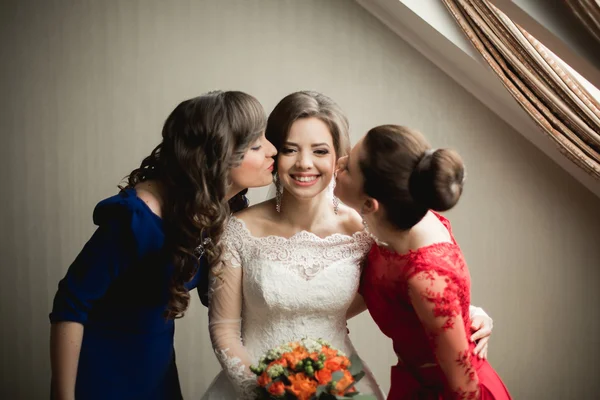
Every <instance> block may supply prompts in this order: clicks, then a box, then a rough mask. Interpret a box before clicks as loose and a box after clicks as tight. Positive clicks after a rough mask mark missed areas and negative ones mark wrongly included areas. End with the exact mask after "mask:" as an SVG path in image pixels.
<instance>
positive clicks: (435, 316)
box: [408, 271, 479, 399]
mask: <svg viewBox="0 0 600 400" xmlns="http://www.w3.org/2000/svg"><path fill="white" fill-rule="evenodd" d="M408 289H409V291H408V293H409V296H410V299H411V302H412V305H413V307H414V309H415V312H416V313H417V315H418V317H419V319H420V320H421V323H422V325H423V327H424V328H425V330H426V331H427V333H428V335H429V338H430V343H431V346H432V348H433V350H434V352H435V355H436V358H437V361H438V363H439V365H440V367H441V369H442V371H443V372H444V374H445V376H446V381H447V384H448V386H449V387H448V388H447V390H448V392H449V393H452V397H449V398H452V399H479V381H478V378H477V373H476V371H475V369H474V368H473V366H472V365H471V353H470V350H469V342H468V340H467V334H466V332H465V325H464V321H463V317H462V314H461V305H460V298H459V287H458V285H457V284H456V283H454V282H453V281H452V280H451V279H450V278H449V277H447V276H443V275H440V274H438V273H437V272H434V271H422V272H419V273H417V274H415V275H413V276H412V277H410V279H409V280H408Z"/></svg>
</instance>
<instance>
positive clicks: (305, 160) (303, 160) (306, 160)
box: [296, 151, 313, 169]
mask: <svg viewBox="0 0 600 400" xmlns="http://www.w3.org/2000/svg"><path fill="white" fill-rule="evenodd" d="M312 165H313V163H312V158H311V156H310V154H307V153H306V152H303V151H299V152H298V158H297V159H296V168H298V169H310V168H311V167H312Z"/></svg>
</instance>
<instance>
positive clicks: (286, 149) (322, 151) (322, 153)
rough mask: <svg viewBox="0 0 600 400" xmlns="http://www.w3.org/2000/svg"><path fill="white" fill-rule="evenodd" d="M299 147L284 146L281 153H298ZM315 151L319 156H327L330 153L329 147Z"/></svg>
mask: <svg viewBox="0 0 600 400" xmlns="http://www.w3.org/2000/svg"><path fill="white" fill-rule="evenodd" d="M297 152H298V149H294V148H291V147H284V148H283V149H281V154H292V153H297ZM313 153H314V154H316V155H318V156H326V155H327V154H329V153H330V151H329V150H328V149H315V150H313Z"/></svg>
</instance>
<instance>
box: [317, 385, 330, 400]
mask: <svg viewBox="0 0 600 400" xmlns="http://www.w3.org/2000/svg"><path fill="white" fill-rule="evenodd" d="M325 390H327V385H320V386H317V392H316V393H315V395H316V396H317V398H319V396H320V395H322V394H323V393H325Z"/></svg>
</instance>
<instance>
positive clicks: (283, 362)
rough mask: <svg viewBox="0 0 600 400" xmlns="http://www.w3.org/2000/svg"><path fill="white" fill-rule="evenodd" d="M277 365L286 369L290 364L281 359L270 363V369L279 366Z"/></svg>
mask: <svg viewBox="0 0 600 400" xmlns="http://www.w3.org/2000/svg"><path fill="white" fill-rule="evenodd" d="M277 364H279V365H281V366H283V368H286V367H287V366H288V362H287V360H286V359H281V358H280V359H279V360H275V361H271V362H270V363H269V367H272V366H273V365H277Z"/></svg>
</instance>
